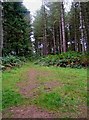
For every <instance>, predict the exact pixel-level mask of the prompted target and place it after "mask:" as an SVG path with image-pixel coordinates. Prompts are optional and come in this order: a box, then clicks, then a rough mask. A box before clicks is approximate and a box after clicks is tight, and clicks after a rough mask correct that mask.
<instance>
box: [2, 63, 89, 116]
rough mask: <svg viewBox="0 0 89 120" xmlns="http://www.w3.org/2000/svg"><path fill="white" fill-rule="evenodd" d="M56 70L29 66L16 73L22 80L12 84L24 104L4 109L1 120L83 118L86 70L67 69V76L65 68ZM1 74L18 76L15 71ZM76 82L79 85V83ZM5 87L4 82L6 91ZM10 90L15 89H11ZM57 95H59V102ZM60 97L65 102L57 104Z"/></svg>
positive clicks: (85, 114) (84, 112)
mask: <svg viewBox="0 0 89 120" xmlns="http://www.w3.org/2000/svg"><path fill="white" fill-rule="evenodd" d="M56 69H57V71H56ZM59 69H60V70H58V68H53V67H51V68H47V67H46V68H45V67H39V66H34V65H31V66H29V67H28V68H25V72H24V73H22V72H21V73H19V76H20V77H22V78H23V80H20V81H17V82H15V87H16V88H15V89H16V91H18V93H20V95H21V96H22V97H23V98H24V100H23V101H24V102H22V103H21V104H17V105H12V106H9V107H6V108H5V109H4V110H3V114H2V116H3V118H67V117H69V118H86V117H87V105H86V78H85V76H86V70H84V69H80V70H77V69H76V70H74V69H73V71H72V69H67V73H66V72H65V70H66V68H65V69H64V68H59ZM63 69H64V73H63ZM84 71H85V73H84ZM70 72H71V73H70ZM69 73H70V75H69ZM82 73H84V74H82ZM4 74H13V75H14V74H17V73H16V70H14V71H13V72H12V73H10V72H8V73H4ZM24 74H25V75H24ZM62 74H63V75H62ZM66 74H67V75H66ZM81 74H82V75H81ZM13 75H12V76H13ZM64 75H66V78H65V76H64ZM7 76H8V75H7ZM24 76H25V77H24ZM79 76H80V79H79ZM9 77H11V76H9ZM13 77H15V76H13ZM5 78H6V77H5V76H4V79H5ZM84 78H85V80H83V79H84ZM65 79H66V80H65ZM78 79H79V80H81V81H80V82H78ZM8 80H9V78H8V79H7V81H8ZM76 80H77V81H76ZM4 81H5V80H4ZM83 83H84V84H83ZM4 84H6V82H3V86H4V88H5V87H6V85H4ZM8 84H10V81H9V83H8ZM79 85H80V86H79ZM11 86H12V87H14V85H11ZM8 89H10V87H9V88H8ZM11 89H12V88H11ZM69 91H70V93H69ZM54 94H55V95H54ZM58 95H60V97H59V98H58ZM52 96H53V97H52ZM62 97H63V100H64V98H65V100H66V102H64V103H63V101H62V102H60V98H62ZM71 97H72V100H71V99H70V98H71ZM81 99H82V100H81ZM58 100H59V101H58ZM59 102H60V103H59Z"/></svg>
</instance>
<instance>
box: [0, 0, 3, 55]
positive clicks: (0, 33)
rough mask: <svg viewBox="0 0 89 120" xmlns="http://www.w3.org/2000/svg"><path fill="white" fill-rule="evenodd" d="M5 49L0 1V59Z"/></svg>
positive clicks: (0, 3)
mask: <svg viewBox="0 0 89 120" xmlns="http://www.w3.org/2000/svg"><path fill="white" fill-rule="evenodd" d="M2 49H3V27H2V2H1V1H0V57H2Z"/></svg>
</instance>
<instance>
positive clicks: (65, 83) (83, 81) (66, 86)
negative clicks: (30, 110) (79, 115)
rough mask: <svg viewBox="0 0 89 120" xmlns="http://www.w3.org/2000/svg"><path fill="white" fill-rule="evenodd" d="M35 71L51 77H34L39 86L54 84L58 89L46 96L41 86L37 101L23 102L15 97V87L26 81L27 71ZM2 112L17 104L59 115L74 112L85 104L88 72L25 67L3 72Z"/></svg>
mask: <svg viewBox="0 0 89 120" xmlns="http://www.w3.org/2000/svg"><path fill="white" fill-rule="evenodd" d="M30 68H34V69H36V70H38V71H40V72H41V71H46V72H47V73H51V74H50V75H49V76H47V75H45V76H41V75H40V76H37V80H38V81H39V82H41V83H44V82H47V81H52V80H56V81H58V82H59V83H61V84H62V85H58V86H56V87H55V88H53V89H52V90H51V91H49V92H47V91H45V89H44V85H43V86H42V87H39V91H40V94H39V96H38V97H37V98H33V99H32V100H30V98H28V99H25V98H23V97H22V96H21V95H20V94H19V93H18V88H17V86H16V83H18V82H19V81H23V80H26V79H28V78H27V76H26V73H27V71H28V70H29V69H30ZM2 83H3V108H7V107H10V106H14V105H20V104H36V105H37V106H41V107H43V108H46V109H49V110H54V111H59V110H61V111H62V112H68V111H71V112H75V111H76V110H77V107H78V105H83V104H84V105H85V104H86V102H87V69H83V68H82V69H76V68H60V67H59V68H58V67H43V66H40V67H39V65H33V64H32V63H29V62H28V63H26V64H25V65H23V66H22V67H21V68H14V69H12V70H11V71H9V72H8V71H5V72H3V82H2Z"/></svg>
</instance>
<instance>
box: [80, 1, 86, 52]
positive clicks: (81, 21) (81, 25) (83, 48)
mask: <svg viewBox="0 0 89 120" xmlns="http://www.w3.org/2000/svg"><path fill="white" fill-rule="evenodd" d="M79 8H80V12H79V15H80V31H81V40H82V52H83V53H84V51H85V46H84V30H83V17H82V12H81V3H79Z"/></svg>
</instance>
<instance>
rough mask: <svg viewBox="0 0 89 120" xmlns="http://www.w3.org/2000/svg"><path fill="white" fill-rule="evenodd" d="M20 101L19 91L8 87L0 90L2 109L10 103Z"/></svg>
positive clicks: (10, 104) (16, 103)
mask: <svg viewBox="0 0 89 120" xmlns="http://www.w3.org/2000/svg"><path fill="white" fill-rule="evenodd" d="M21 101H22V97H21V95H20V94H19V93H16V92H15V91H13V90H10V89H7V90H4V91H2V109H4V108H7V107H10V106H12V105H18V104H19V103H20V102H21Z"/></svg>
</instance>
